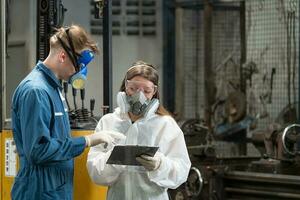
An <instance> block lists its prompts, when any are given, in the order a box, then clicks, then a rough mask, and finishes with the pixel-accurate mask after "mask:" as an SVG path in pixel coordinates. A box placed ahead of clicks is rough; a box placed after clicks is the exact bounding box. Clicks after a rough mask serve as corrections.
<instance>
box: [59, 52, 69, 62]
mask: <svg viewBox="0 0 300 200" xmlns="http://www.w3.org/2000/svg"><path fill="white" fill-rule="evenodd" d="M66 57H67V56H66V53H65V52H64V51H60V52H59V54H58V59H59V62H60V63H64V62H65V61H66Z"/></svg>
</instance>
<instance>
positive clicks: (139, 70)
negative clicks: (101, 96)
mask: <svg viewBox="0 0 300 200" xmlns="http://www.w3.org/2000/svg"><path fill="white" fill-rule="evenodd" d="M135 76H142V77H144V78H145V79H147V80H149V81H151V82H152V83H153V84H154V85H156V86H157V87H158V83H159V82H158V81H159V76H158V72H157V70H156V68H155V67H154V66H153V65H151V64H148V63H146V62H144V61H137V62H135V63H133V64H132V66H131V67H130V68H129V69H128V70H127V72H126V75H125V77H124V79H123V81H122V84H121V87H120V91H125V90H126V88H125V82H126V80H130V79H132V78H133V77H135ZM153 98H157V99H159V91H158V89H157V91H156V92H155V94H154V95H153ZM156 114H159V115H170V113H169V112H168V111H167V109H165V108H164V107H163V106H162V105H161V103H160V104H159V107H158V109H157V111H156Z"/></svg>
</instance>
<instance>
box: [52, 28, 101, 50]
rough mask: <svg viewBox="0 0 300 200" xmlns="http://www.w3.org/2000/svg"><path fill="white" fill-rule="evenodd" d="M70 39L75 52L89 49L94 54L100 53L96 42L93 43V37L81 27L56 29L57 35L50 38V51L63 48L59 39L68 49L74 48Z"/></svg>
mask: <svg viewBox="0 0 300 200" xmlns="http://www.w3.org/2000/svg"><path fill="white" fill-rule="evenodd" d="M67 31H68V34H67ZM68 37H69V39H70V40H71V41H72V43H73V47H74V50H75V52H78V51H81V50H83V49H85V48H88V49H90V50H91V51H93V52H94V53H99V49H98V47H97V44H96V42H95V41H93V40H92V39H91V36H90V35H89V34H88V33H87V32H86V31H85V30H84V29H83V28H82V27H80V26H79V25H72V26H70V27H62V28H58V29H56V33H54V35H52V36H51V38H50V49H56V48H60V47H62V46H61V43H60V41H59V39H60V40H62V41H63V42H64V43H65V44H66V45H67V47H68V48H72V47H70V44H69V40H68Z"/></svg>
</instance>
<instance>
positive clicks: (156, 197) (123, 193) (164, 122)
mask: <svg viewBox="0 0 300 200" xmlns="http://www.w3.org/2000/svg"><path fill="white" fill-rule="evenodd" d="M119 94H120V93H119ZM119 96H120V95H118V105H119V107H118V108H116V110H115V111H114V112H113V113H110V114H107V115H105V116H103V117H102V118H101V120H100V122H99V123H98V125H97V128H96V130H95V132H97V131H100V130H115V131H119V132H121V133H124V135H125V136H126V141H121V142H120V143H119V144H128V145H145V146H158V147H159V150H158V152H157V153H156V154H157V155H155V156H160V159H161V163H160V166H159V168H158V169H156V170H154V171H147V170H146V169H145V168H144V167H142V166H124V165H111V164H106V161H107V160H108V158H109V156H110V154H111V151H112V148H113V147H112V146H110V147H107V148H106V149H105V148H104V146H103V145H97V146H95V147H92V148H91V149H90V151H89V154H88V159H87V169H88V173H89V175H90V177H91V179H92V180H93V181H94V182H95V183H96V184H99V185H106V186H109V189H108V194H107V199H108V200H121V199H122V200H167V199H169V198H168V194H167V189H168V188H171V189H175V188H177V187H178V186H180V185H181V184H182V183H184V182H185V181H186V179H187V176H188V173H189V170H190V166H191V162H190V159H189V156H188V152H187V148H186V144H185V141H184V137H183V133H182V131H181V129H180V128H179V126H178V125H177V123H176V122H175V120H174V119H173V118H172V117H171V116H161V115H157V114H156V113H155V112H156V110H157V108H158V106H159V102H156V103H155V104H153V105H152V107H151V108H150V109H149V110H148V112H147V113H146V114H145V115H144V117H143V118H140V119H139V120H137V121H135V122H134V123H132V122H131V120H130V118H129V116H128V114H127V112H126V111H125V110H126V109H125V104H124V102H122V100H121V99H122V98H119Z"/></svg>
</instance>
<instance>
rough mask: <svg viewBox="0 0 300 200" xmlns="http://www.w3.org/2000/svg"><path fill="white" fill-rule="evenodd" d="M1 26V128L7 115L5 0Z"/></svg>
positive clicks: (0, 128) (1, 7)
mask: <svg viewBox="0 0 300 200" xmlns="http://www.w3.org/2000/svg"><path fill="white" fill-rule="evenodd" d="M0 11H1V16H0V22H1V24H0V26H1V33H0V50H1V60H0V67H1V71H0V85H1V88H2V90H1V93H0V99H2V101H1V104H0V130H2V128H3V116H6V111H5V109H4V106H5V105H6V101H5V99H6V97H5V92H6V91H5V88H4V87H3V84H4V81H3V74H5V60H6V48H5V47H6V42H5V36H6V27H5V25H6V23H5V21H6V15H5V0H1V4H0Z"/></svg>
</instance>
